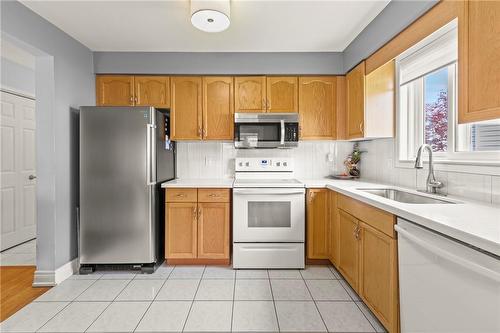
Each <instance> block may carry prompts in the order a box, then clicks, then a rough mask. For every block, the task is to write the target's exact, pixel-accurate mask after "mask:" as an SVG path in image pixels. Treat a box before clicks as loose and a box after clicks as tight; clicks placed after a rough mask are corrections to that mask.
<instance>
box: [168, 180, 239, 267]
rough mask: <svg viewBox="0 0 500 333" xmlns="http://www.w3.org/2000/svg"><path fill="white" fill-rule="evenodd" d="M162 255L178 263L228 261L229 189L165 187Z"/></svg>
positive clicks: (171, 261) (223, 262) (220, 262)
mask: <svg viewBox="0 0 500 333" xmlns="http://www.w3.org/2000/svg"><path fill="white" fill-rule="evenodd" d="M165 197H166V201H167V202H166V206H165V209H166V212H165V224H166V227H165V231H166V237H165V243H166V244H165V257H166V258H167V261H168V262H170V263H178V264H181V263H183V264H189V263H193V264H197V263H201V264H210V263H215V264H229V233H230V211H231V203H230V190H229V189H196V188H189V189H186V188H168V189H167V190H166V195H165Z"/></svg>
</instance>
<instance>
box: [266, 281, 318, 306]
mask: <svg viewBox="0 0 500 333" xmlns="http://www.w3.org/2000/svg"><path fill="white" fill-rule="evenodd" d="M271 288H272V292H273V296H274V299H275V300H279V301H306V300H310V299H311V295H310V294H309V291H308V290H307V287H306V284H305V283H304V280H271Z"/></svg>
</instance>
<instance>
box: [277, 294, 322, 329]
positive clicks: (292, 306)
mask: <svg viewBox="0 0 500 333" xmlns="http://www.w3.org/2000/svg"><path fill="white" fill-rule="evenodd" d="M275 304H276V312H277V314H278V321H279V325H280V330H281V331H282V332H326V327H325V325H324V324H323V321H322V320H321V316H320V315H319V312H318V310H317V309H316V306H315V305H314V302H312V301H311V302H279V301H278V302H276V303H275Z"/></svg>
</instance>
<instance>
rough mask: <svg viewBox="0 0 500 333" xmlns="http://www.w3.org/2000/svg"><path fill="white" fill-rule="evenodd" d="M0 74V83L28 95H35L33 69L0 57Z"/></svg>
mask: <svg viewBox="0 0 500 333" xmlns="http://www.w3.org/2000/svg"><path fill="white" fill-rule="evenodd" d="M0 67H1V68H2V71H1V72H2V75H1V79H0V84H1V85H2V87H4V88H7V89H13V90H16V91H18V92H23V93H26V94H29V95H32V96H34V95H35V71H34V70H33V69H31V68H28V67H25V66H23V65H20V64H18V63H16V62H14V61H11V60H9V59H6V58H3V57H2V58H0Z"/></svg>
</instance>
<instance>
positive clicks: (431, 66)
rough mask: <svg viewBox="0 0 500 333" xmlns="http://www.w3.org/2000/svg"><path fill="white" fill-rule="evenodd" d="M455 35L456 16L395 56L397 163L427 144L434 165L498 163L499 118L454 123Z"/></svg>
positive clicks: (404, 160)
mask: <svg viewBox="0 0 500 333" xmlns="http://www.w3.org/2000/svg"><path fill="white" fill-rule="evenodd" d="M457 61H458V33H457V23H456V20H455V21H453V22H451V23H450V24H448V25H446V26H444V27H443V28H441V29H440V30H438V31H436V32H435V33H434V34H432V35H431V36H429V37H428V38H426V39H425V40H423V41H422V42H420V43H418V44H417V45H415V46H414V47H412V48H411V49H409V50H408V51H406V52H404V53H403V54H402V55H401V56H399V57H398V58H397V59H396V66H397V81H398V85H397V86H398V91H397V96H398V97H397V98H398V111H397V118H398V119H397V124H398V128H397V132H398V133H397V138H398V139H397V145H396V147H397V156H398V164H399V166H404V165H405V164H406V165H409V164H410V163H409V162H412V161H414V160H415V157H416V152H417V150H418V147H419V146H420V145H422V144H424V143H426V144H429V145H430V146H431V147H432V150H433V152H434V156H435V160H436V162H437V163H442V164H478V165H480V164H486V165H495V164H498V162H499V161H500V119H495V120H490V121H484V122H477V123H470V124H458V122H457V78H458V75H459V73H458V70H457V68H458V67H457Z"/></svg>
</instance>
